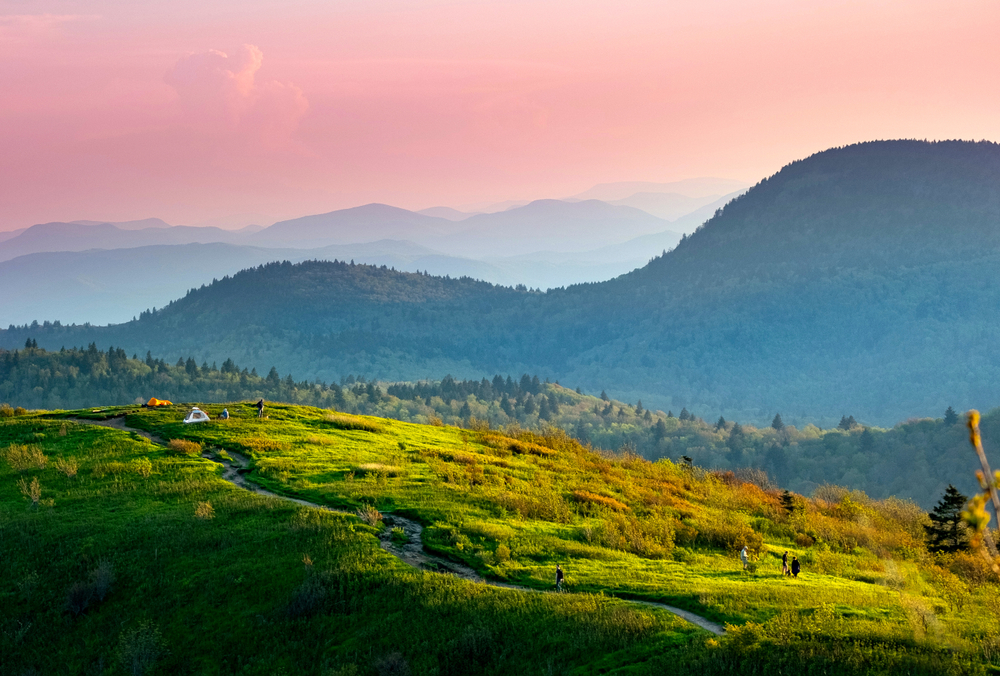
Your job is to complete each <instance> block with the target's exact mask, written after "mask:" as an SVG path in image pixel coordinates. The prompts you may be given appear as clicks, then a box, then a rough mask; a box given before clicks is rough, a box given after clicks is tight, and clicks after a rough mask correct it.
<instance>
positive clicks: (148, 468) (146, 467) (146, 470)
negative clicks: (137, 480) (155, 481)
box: [129, 458, 153, 479]
mask: <svg viewBox="0 0 1000 676" xmlns="http://www.w3.org/2000/svg"><path fill="white" fill-rule="evenodd" d="M129 469H131V470H132V471H133V472H135V473H136V474H138V475H139V476H141V477H142V478H144V479H148V478H149V475H150V474H152V473H153V463H152V462H151V461H150V460H149V458H135V459H134V460H132V461H130V462H129Z"/></svg>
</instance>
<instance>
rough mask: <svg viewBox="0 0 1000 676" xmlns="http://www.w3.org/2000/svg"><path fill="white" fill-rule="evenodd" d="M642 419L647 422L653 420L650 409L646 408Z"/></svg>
mask: <svg viewBox="0 0 1000 676" xmlns="http://www.w3.org/2000/svg"><path fill="white" fill-rule="evenodd" d="M642 419H643V420H645V421H646V422H652V421H653V414H652V413H650V412H649V409H646V412H645V413H643V414H642Z"/></svg>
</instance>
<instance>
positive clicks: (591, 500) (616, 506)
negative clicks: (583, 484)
mask: <svg viewBox="0 0 1000 676" xmlns="http://www.w3.org/2000/svg"><path fill="white" fill-rule="evenodd" d="M573 499H574V500H576V501H577V502H579V503H581V504H584V505H586V504H593V505H599V506H601V507H607V508H608V509H611V510H614V511H616V512H627V511H630V510H629V506H628V505H626V504H625V503H624V502H621V501H620V500H616V499H615V498H612V497H610V496H607V495H598V494H596V493H591V492H590V491H580V490H577V491H573Z"/></svg>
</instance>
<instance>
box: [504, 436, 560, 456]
mask: <svg viewBox="0 0 1000 676" xmlns="http://www.w3.org/2000/svg"><path fill="white" fill-rule="evenodd" d="M507 447H508V448H509V449H510V450H512V451H514V452H515V453H530V454H531V455H539V456H549V455H555V454H556V452H555V451H554V450H552V449H551V448H546V447H545V446H541V445H539V444H536V443H534V442H531V441H521V440H519V439H511V440H510V441H508V442H507Z"/></svg>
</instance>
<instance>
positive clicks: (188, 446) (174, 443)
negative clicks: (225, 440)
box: [167, 439, 201, 455]
mask: <svg viewBox="0 0 1000 676" xmlns="http://www.w3.org/2000/svg"><path fill="white" fill-rule="evenodd" d="M167 448H169V449H170V450H172V451H176V452H177V453H181V454H183V455H201V444H199V443H198V442H196V441H187V440H186V439H171V440H170V441H169V442H168V443H167Z"/></svg>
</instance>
